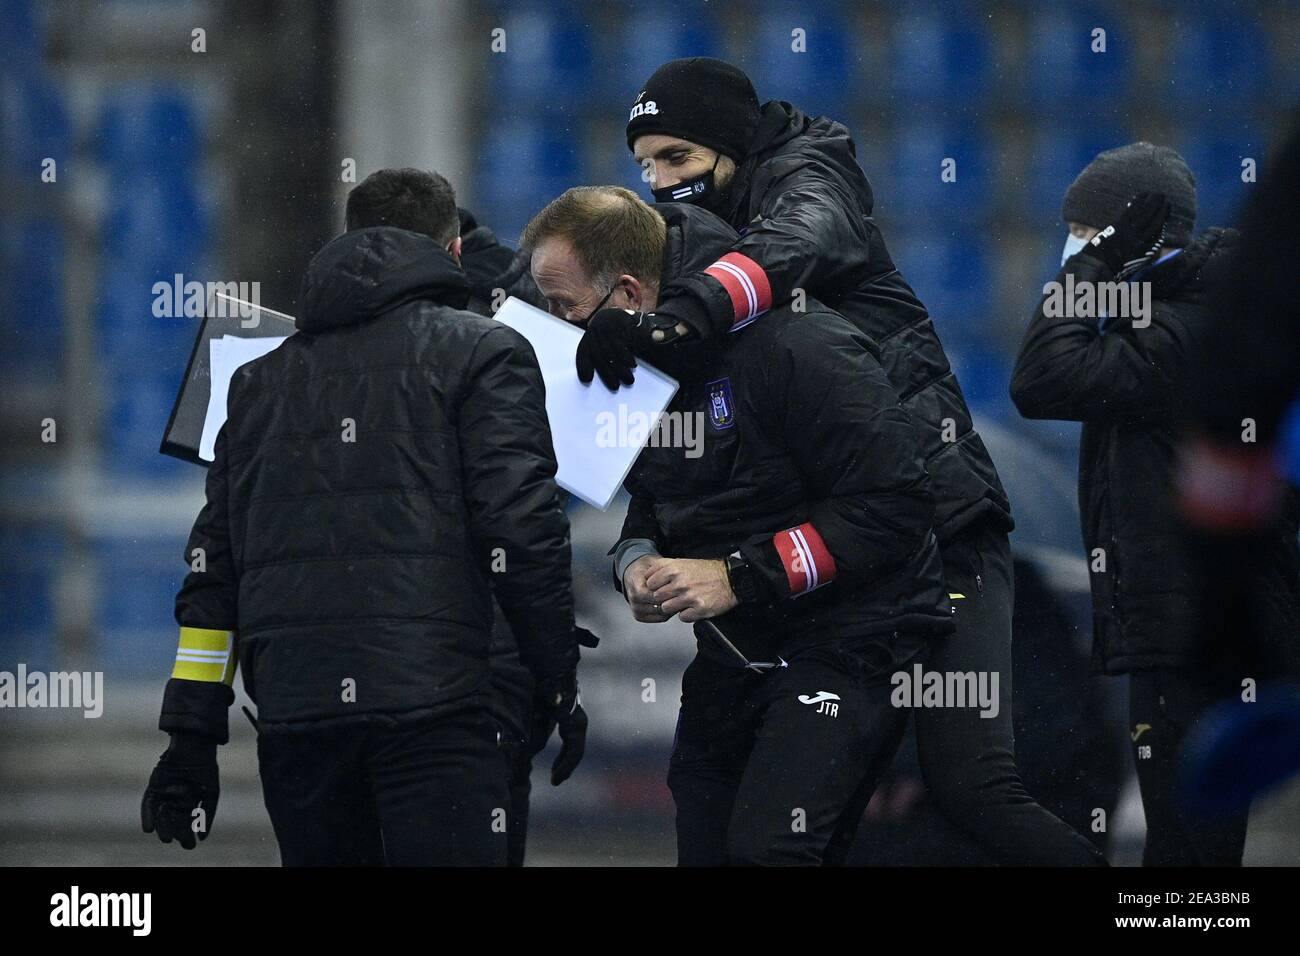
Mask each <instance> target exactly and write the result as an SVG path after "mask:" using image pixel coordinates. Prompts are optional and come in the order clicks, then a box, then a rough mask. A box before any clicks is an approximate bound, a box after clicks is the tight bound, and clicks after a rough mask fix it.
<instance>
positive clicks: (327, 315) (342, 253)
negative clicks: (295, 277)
mask: <svg viewBox="0 0 1300 956" xmlns="http://www.w3.org/2000/svg"><path fill="white" fill-rule="evenodd" d="M417 299H427V300H429V301H432V302H435V303H437V304H438V305H446V306H450V307H452V308H455V309H463V308H464V307H465V304H466V302H467V301H468V300H469V281H468V280H467V279H466V278H465V273H464V272H462V271H461V269H460V267H459V266H457V265H456V261H455V260H454V259H453V258H452V257H451V254H450V253H448V252H447V251H446V250H445V249H443V248H442V247H440V246H439V245H438V244H437V243H436V242H434V241H433V240H432V239H430V238H429V237H428V236H425V235H421V234H420V233H417V232H410V231H408V230H406V229H397V228H394V227H392V226H377V227H375V228H372V229H354V230H352V231H351V232H345V233H344V234H343V235H341V236H338V237H337V238H335V239H332V240H331V241H330V242H328V243H326V244H325V246H324V248H322V249H321V250H320V251H319V252H318V253H316V255H315V256H314V257H312V260H311V262H310V263H309V264H308V266H307V272H306V274H305V275H304V276H303V279H302V289H301V291H300V293H299V296H298V318H297V326H298V328H299V329H300V330H301V331H303V332H308V333H314V332H324V331H328V330H329V329H337V328H342V327H344V326H348V325H359V324H361V323H363V322H368V321H370V320H371V319H373V318H375V317H376V316H379V315H381V314H383V313H384V312H387V311H389V310H391V309H394V308H396V307H397V306H400V305H404V304H405V303H407V302H411V301H414V300H417Z"/></svg>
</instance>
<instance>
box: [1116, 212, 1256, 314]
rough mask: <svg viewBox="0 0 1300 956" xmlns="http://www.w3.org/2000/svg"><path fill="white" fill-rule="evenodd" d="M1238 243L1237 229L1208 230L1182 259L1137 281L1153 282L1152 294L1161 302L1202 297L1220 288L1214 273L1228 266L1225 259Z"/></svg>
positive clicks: (1186, 249) (1178, 257)
mask: <svg viewBox="0 0 1300 956" xmlns="http://www.w3.org/2000/svg"><path fill="white" fill-rule="evenodd" d="M1237 240H1238V233H1237V230H1235V229H1222V228H1219V227H1217V226H1215V227H1212V228H1209V229H1206V230H1205V231H1204V232H1202V233H1201V234H1200V235H1199V236H1197V237H1196V238H1195V239H1193V240H1192V241H1191V242H1189V243H1188V244H1187V246H1186V247H1184V249H1183V251H1182V252H1180V253H1179V254H1178V255H1176V256H1174V257H1173V258H1172V259H1168V260H1166V261H1165V262H1162V263H1161V264H1160V265H1158V266H1155V267H1152V268H1149V269H1147V270H1145V271H1143V272H1139V273H1138V274H1137V275H1136V276H1134V277H1133V278H1135V279H1141V280H1143V281H1148V282H1150V283H1151V294H1152V296H1153V297H1154V298H1155V299H1156V300H1157V301H1164V300H1168V299H1184V298H1190V297H1195V296H1198V295H1200V294H1202V292H1203V291H1204V290H1205V289H1212V288H1215V287H1216V286H1217V285H1219V283H1220V280H1219V279H1218V278H1217V277H1216V276H1215V275H1214V272H1215V270H1216V269H1218V268H1222V267H1223V266H1225V265H1226V264H1227V260H1226V258H1225V257H1226V256H1227V254H1228V253H1229V252H1230V251H1231V250H1232V248H1233V247H1234V246H1235V245H1236V244H1237Z"/></svg>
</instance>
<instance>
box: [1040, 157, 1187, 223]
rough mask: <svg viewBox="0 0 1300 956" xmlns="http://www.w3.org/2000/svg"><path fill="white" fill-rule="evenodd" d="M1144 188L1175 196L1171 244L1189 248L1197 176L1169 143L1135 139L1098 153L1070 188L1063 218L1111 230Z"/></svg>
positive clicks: (1170, 197)
mask: <svg viewBox="0 0 1300 956" xmlns="http://www.w3.org/2000/svg"><path fill="white" fill-rule="evenodd" d="M1141 192H1151V193H1164V194H1165V195H1166V196H1167V197H1169V203H1170V205H1171V206H1173V211H1172V212H1170V214H1169V222H1168V224H1167V225H1166V227H1165V244H1166V245H1169V246H1179V247H1182V246H1186V245H1187V244H1188V243H1189V242H1190V241H1191V239H1192V227H1193V226H1194V225H1195V224H1196V177H1195V176H1193V175H1192V171H1191V170H1190V169H1189V168H1188V167H1187V163H1186V162H1184V161H1183V157H1181V156H1179V155H1178V153H1177V152H1176V151H1175V150H1172V149H1170V148H1169V147H1168V146H1156V145H1154V144H1152V143H1147V142H1142V143H1129V144H1128V145H1127V146H1121V147H1119V148H1118V149H1108V150H1106V151H1105V152H1104V153H1098V154H1097V158H1096V159H1094V160H1093V161H1092V162H1091V163H1089V164H1088V165H1087V166H1085V167H1084V170H1083V172H1081V173H1079V175H1078V177H1077V178H1076V179H1075V180H1074V182H1073V183H1071V185H1070V188H1069V189H1067V190H1066V191H1065V201H1064V202H1062V203H1061V218H1062V219H1064V220H1065V221H1066V222H1077V223H1081V224H1083V225H1085V226H1092V227H1094V228H1096V229H1105V228H1106V227H1107V226H1109V225H1113V224H1114V222H1115V221H1116V220H1117V219H1119V217H1120V214H1121V213H1123V212H1124V207H1125V206H1127V205H1128V203H1129V200H1131V199H1132V198H1133V197H1134V196H1136V195H1137V194H1138V193H1141Z"/></svg>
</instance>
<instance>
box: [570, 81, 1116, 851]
mask: <svg viewBox="0 0 1300 956" xmlns="http://www.w3.org/2000/svg"><path fill="white" fill-rule="evenodd" d="M626 129H627V146H628V148H629V149H630V150H631V151H632V154H633V156H634V158H635V159H636V161H637V162H638V163H639V164H641V165H642V167H643V168H644V169H646V170H647V172H648V173H649V174H650V175H651V179H652V185H653V187H654V197H655V200H656V202H658V203H659V204H661V205H663V204H666V203H676V202H686V203H692V204H696V205H700V206H703V207H704V208H706V209H709V210H711V211H713V212H715V213H717V214H718V215H719V216H721V217H722V218H723V219H725V220H726V221H727V222H728V223H729V224H730V225H731V226H732V227H733V228H734V229H736V230H737V231H738V232H739V234H740V235H739V237H738V238H737V240H736V241H735V242H734V243H733V244H732V245H731V247H730V248H728V249H725V250H722V253H721V254H720V255H719V257H718V258H717V259H716V260H715V261H714V262H712V263H704V264H703V265H702V266H701V268H700V269H698V270H696V271H694V272H693V273H690V274H685V275H682V276H680V277H678V278H677V279H676V280H675V281H674V282H672V283H671V284H669V285H667V286H666V287H665V288H663V289H662V290H660V295H659V298H658V302H657V303H656V306H655V310H654V312H653V313H648V314H646V315H644V316H640V317H629V316H628V315H627V314H626V313H625V312H623V310H621V309H605V310H604V311H603V312H602V313H601V314H598V315H595V316H593V317H592V320H591V322H590V324H589V326H588V330H587V333H586V335H585V336H584V338H583V341H582V343H581V345H580V348H579V355H578V374H579V377H581V378H582V379H583V380H584V381H591V379H592V377H593V375H598V376H599V377H600V378H601V381H602V382H604V383H605V384H606V385H607V386H608V387H610V388H617V387H618V386H619V384H620V383H624V382H629V381H631V378H632V374H633V373H632V368H633V366H634V365H635V361H636V356H637V355H641V356H643V357H645V358H646V360H647V361H649V362H651V363H654V362H656V361H657V358H656V355H657V350H658V349H659V348H661V347H662V346H663V345H664V344H667V343H670V342H672V341H673V340H674V339H675V338H677V337H679V336H687V337H690V338H697V337H698V338H705V339H711V338H720V337H728V336H730V335H732V334H735V335H743V334H746V332H747V331H748V330H749V327H751V326H753V325H761V324H762V323H763V321H765V319H764V316H765V315H766V314H767V313H768V312H769V311H770V310H771V309H773V308H774V307H775V306H781V305H785V304H788V303H790V302H791V301H792V299H793V300H795V301H798V299H797V297H798V296H800V295H806V296H815V297H816V298H817V299H819V300H820V301H821V302H822V303H823V304H824V305H826V306H827V307H828V308H830V309H833V310H835V311H836V312H838V313H839V314H840V315H842V316H844V318H846V319H847V320H848V321H849V322H851V323H853V324H854V325H855V326H856V327H857V328H858V329H860V330H861V331H862V332H864V333H866V334H867V335H868V336H869V337H870V338H871V339H872V340H874V341H875V343H876V344H877V346H878V347H879V350H880V360H881V364H882V365H883V366H884V368H885V372H886V374H887V375H888V376H889V380H890V382H891V383H892V384H893V386H894V388H895V390H896V391H897V392H898V394H899V396H900V398H901V399H902V401H903V404H904V406H905V407H906V408H907V410H908V413H909V415H910V417H911V420H912V422H913V425H914V427H915V428H916V429H917V432H918V436H919V441H920V445H921V452H922V456H923V458H924V461H925V466H926V468H927V470H928V471H929V473H930V477H931V479H932V480H931V489H932V492H933V494H934V499H935V505H936V515H935V521H934V528H935V533H936V535H937V536H938V538H939V544H940V549H941V551H942V554H943V562H944V577H945V580H946V582H947V588H948V591H949V592H950V593H952V594H957V595H961V596H960V597H957V598H954V603H955V607H956V615H955V618H954V620H955V624H956V627H957V630H956V632H955V633H954V634H953V635H952V636H951V637H947V638H941V639H940V640H939V641H938V642H937V643H936V645H935V647H934V649H933V651H932V654H931V660H930V666H931V667H932V668H933V669H934V670H936V671H943V672H947V673H966V672H978V673H997V674H999V675H1000V681H999V698H1000V699H999V708H998V712H997V715H996V716H995V717H992V718H986V717H983V716H980V715H979V714H978V713H977V712H975V711H974V710H968V709H965V708H943V707H940V708H924V709H921V710H918V711H917V713H916V734H917V746H918V758H919V761H920V765H921V772H922V775H923V777H924V780H925V784H926V787H927V789H928V790H929V792H930V794H931V795H932V796H933V798H934V800H935V803H936V805H937V806H938V808H939V810H940V811H941V812H942V813H943V814H944V816H945V817H947V818H948V819H949V820H951V821H952V822H953V823H954V824H955V825H957V826H958V827H960V828H961V829H962V830H964V831H965V832H966V833H968V834H969V835H970V836H971V837H972V838H973V839H975V840H976V841H977V842H978V843H979V845H980V846H981V848H982V849H983V850H984V851H985V852H987V853H988V854H989V855H990V856H991V857H992V858H993V859H994V860H996V861H997V862H999V863H1003V864H1021V865H1025V864H1032V865H1039V866H1077V865H1103V864H1104V863H1105V860H1104V858H1103V857H1102V856H1101V854H1100V852H1099V851H1098V850H1097V849H1096V848H1094V847H1093V846H1092V844H1090V843H1089V842H1088V841H1087V840H1086V839H1084V838H1083V837H1081V836H1080V835H1079V834H1078V833H1076V832H1075V831H1074V830H1073V829H1071V828H1070V827H1069V826H1067V825H1066V824H1065V823H1063V822H1062V821H1060V820H1058V819H1057V818H1056V817H1055V816H1053V815H1052V814H1051V813H1049V812H1048V811H1047V810H1045V809H1043V807H1041V806H1040V805H1039V804H1038V803H1037V802H1035V801H1034V799H1033V797H1032V796H1031V795H1030V794H1028V793H1027V792H1026V791H1025V788H1024V785H1023V784H1022V783H1021V782H1020V776H1019V772H1018V771H1017V769H1016V766H1015V756H1014V741H1013V738H1012V723H1011V699H1012V693H1011V683H1012V682H1011V613H1012V605H1013V599H1012V594H1013V588H1014V582H1013V570H1012V559H1011V548H1010V542H1009V540H1008V538H1007V534H1008V533H1009V532H1010V531H1011V529H1012V527H1013V526H1014V522H1013V521H1012V519H1011V510H1010V505H1009V503H1008V501H1007V497H1006V493H1005V492H1004V491H1003V488H1002V484H1001V482H1000V480H999V479H998V475H997V469H996V468H995V467H994V465H993V462H992V460H991V459H990V457H989V454H988V451H987V449H985V447H984V443H983V441H982V440H981V439H980V436H979V434H978V433H977V432H976V431H975V429H974V427H973V425H972V422H971V416H970V411H969V409H967V407H966V401H965V398H964V397H963V395H962V391H961V386H960V385H959V384H958V382H957V378H956V376H955V375H954V374H953V372H952V369H951V368H950V367H949V363H948V357H947V355H946V354H945V353H944V349H943V345H942V344H941V343H940V341H939V336H938V334H937V332H936V330H935V327H934V323H933V322H932V321H931V318H930V316H929V314H928V313H927V312H926V309H925V306H924V305H923V304H922V303H921V301H920V299H919V298H918V297H917V296H916V294H915V293H914V292H913V291H912V289H911V288H910V287H909V286H908V284H907V283H906V282H905V281H904V280H903V277H902V275H901V274H900V272H899V270H898V269H897V268H896V267H895V265H894V263H893V261H892V260H891V259H890V256H889V252H888V250H887V249H886V247H885V242H884V238H883V237H882V235H881V233H880V230H879V228H878V227H877V225H876V223H875V220H874V219H873V218H872V207H873V204H874V196H873V193H872V188H871V185H870V183H868V182H867V178H866V176H865V175H864V173H863V171H862V168H861V167H860V166H859V165H858V162H857V159H856V150H855V146H854V144H853V140H852V138H851V136H850V134H849V130H848V129H847V128H846V127H844V126H843V125H842V124H840V123H838V122H836V121H834V120H831V119H829V118H827V117H810V116H808V115H806V114H805V113H803V112H802V111H801V110H799V109H797V108H796V107H794V106H792V105H791V104H789V103H785V102H782V101H777V100H772V101H769V102H767V103H765V104H763V105H761V106H760V105H759V101H758V97H757V94H756V93H755V91H754V87H753V84H752V83H751V82H750V80H749V78H748V77H747V76H746V75H745V74H744V73H743V72H742V71H741V70H739V69H737V68H736V67H734V66H732V65H731V64H729V63H725V62H723V61H721V60H715V59H711V58H708V57H691V58H689V59H682V60H673V61H671V62H669V63H666V64H664V65H663V66H662V67H660V68H659V69H658V70H656V71H655V73H654V74H653V75H652V76H651V77H650V79H649V80H648V81H647V82H646V84H645V87H644V88H643V89H642V90H641V92H640V95H638V96H637V98H636V100H635V102H634V103H633V105H632V108H631V110H630V112H629V117H628V122H627V128H626ZM704 266H708V268H707V269H706V268H704ZM851 835H852V834H851V832H848V831H846V833H845V834H844V836H845V837H846V838H847V837H851ZM836 842H837V844H839V840H838V839H837V841H836ZM848 849H849V847H848V845H847V844H843V845H837V846H836V847H833V848H832V849H831V850H830V851H829V852H830V855H832V856H838V857H840V858H843V857H844V856H845V855H846V854H847V852H848Z"/></svg>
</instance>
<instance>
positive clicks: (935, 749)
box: [855, 523, 1106, 866]
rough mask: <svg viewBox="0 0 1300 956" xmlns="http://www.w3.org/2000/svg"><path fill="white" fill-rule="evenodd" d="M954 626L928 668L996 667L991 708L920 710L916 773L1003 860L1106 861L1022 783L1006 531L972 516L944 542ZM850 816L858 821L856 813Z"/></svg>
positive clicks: (945, 809) (942, 806) (956, 820)
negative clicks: (992, 712)
mask: <svg viewBox="0 0 1300 956" xmlns="http://www.w3.org/2000/svg"><path fill="white" fill-rule="evenodd" d="M942 550H943V570H944V580H945V581H946V582H947V585H948V590H949V591H950V592H951V593H953V594H960V595H962V597H960V598H954V599H953V602H952V603H953V609H954V614H953V622H954V623H955V624H956V625H957V630H956V631H955V632H953V633H952V634H949V635H946V636H944V637H941V638H939V639H938V640H937V641H936V642H935V645H934V647H933V649H932V650H931V652H930V657H929V664H928V668H929V669H931V670H935V671H942V672H962V673H965V672H970V671H975V672H977V673H978V672H989V673H994V672H996V673H997V674H998V693H999V702H998V703H999V706H998V712H997V715H996V716H994V717H984V716H981V714H980V711H979V709H977V708H971V707H967V708H962V707H933V708H929V707H927V708H920V709H918V710H917V711H916V742H917V756H918V758H919V761H920V764H921V775H922V777H923V778H924V780H925V785H926V789H927V790H928V791H929V792H930V795H931V797H932V798H933V799H934V801H935V804H936V806H937V807H938V809H939V811H940V812H941V813H942V814H943V815H944V816H945V817H947V818H948V819H949V820H950V821H951V822H952V823H953V824H955V825H956V826H957V827H959V828H960V829H961V830H963V831H965V832H966V833H967V834H968V835H969V836H970V837H971V838H972V839H974V840H975V841H976V842H977V843H978V844H979V845H980V847H981V848H982V849H983V850H984V852H985V853H987V854H988V855H989V856H990V857H991V858H992V859H993V860H994V861H996V862H997V863H1000V864H1002V865H1005V866H1104V865H1105V863H1106V861H1105V858H1104V857H1103V856H1102V854H1101V853H1100V852H1099V851H1098V850H1097V849H1096V847H1094V846H1093V845H1092V843H1090V842H1089V841H1088V840H1086V839H1085V838H1084V837H1083V836H1081V835H1080V834H1078V833H1076V832H1075V831H1074V829H1073V828H1071V827H1070V826H1068V825H1067V824H1065V823H1064V822H1062V821H1061V820H1060V819H1058V818H1057V817H1056V816H1055V815H1053V814H1052V813H1051V812H1049V811H1048V810H1046V809H1044V808H1043V807H1042V806H1041V805H1040V804H1039V803H1038V802H1037V801H1035V800H1034V798H1033V797H1032V796H1030V794H1029V793H1028V792H1027V791H1026V790H1025V787H1024V784H1022V783H1021V782H1020V773H1019V771H1018V770H1017V769H1016V760H1015V739H1014V734H1013V732H1012V725H1011V700H1012V697H1011V676H1012V675H1011V612H1012V607H1013V605H1014V591H1013V589H1014V587H1015V580H1014V577H1015V576H1014V572H1013V570H1012V558H1011V544H1010V542H1009V541H1008V540H1007V535H1006V534H1005V533H1004V532H1002V531H999V530H996V529H994V528H991V527H990V526H989V525H988V524H987V523H980V524H976V525H973V526H971V527H969V528H967V529H965V530H964V531H963V532H961V533H959V534H958V535H957V536H956V537H955V538H954V539H952V540H950V541H948V542H946V543H945V544H944V545H943V549H942ZM855 822H856V821H855Z"/></svg>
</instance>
